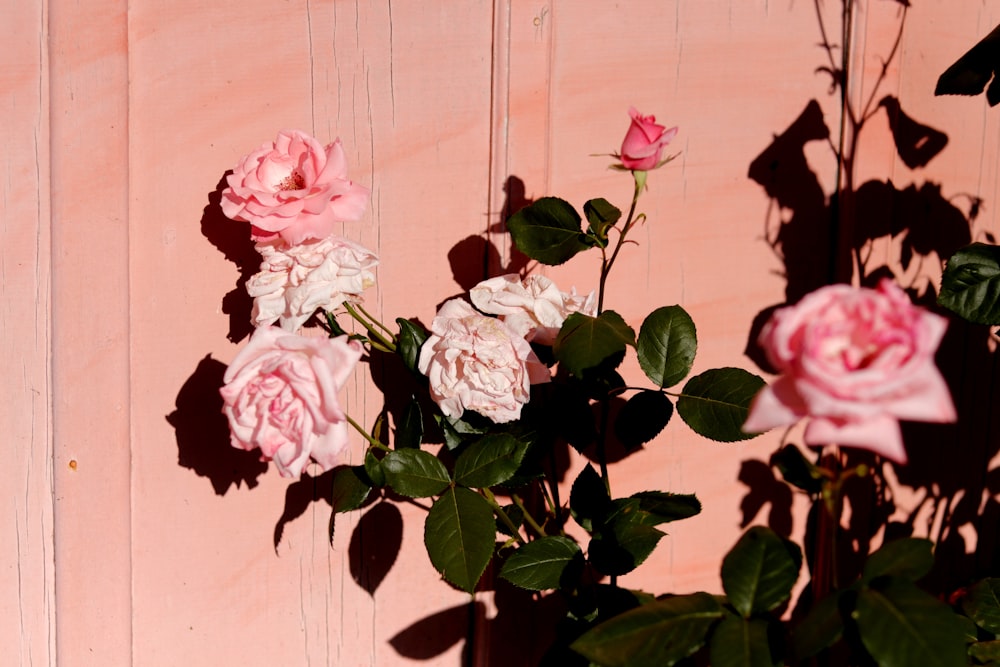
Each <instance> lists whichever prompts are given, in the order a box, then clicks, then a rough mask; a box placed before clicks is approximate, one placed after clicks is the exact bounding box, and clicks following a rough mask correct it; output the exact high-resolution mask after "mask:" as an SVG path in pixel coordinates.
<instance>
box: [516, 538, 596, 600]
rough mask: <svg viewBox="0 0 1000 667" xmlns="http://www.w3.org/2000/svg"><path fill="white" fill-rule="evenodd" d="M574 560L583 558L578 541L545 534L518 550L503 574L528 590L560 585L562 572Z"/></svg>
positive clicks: (551, 587) (581, 560)
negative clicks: (545, 535)
mask: <svg viewBox="0 0 1000 667" xmlns="http://www.w3.org/2000/svg"><path fill="white" fill-rule="evenodd" d="M574 561H576V562H577V563H582V562H583V552H582V551H581V550H580V545H579V544H577V543H576V542H574V541H573V540H571V539H569V538H567V537H560V536H558V535H555V536H550V537H543V538H541V539H538V540H535V541H534V542H529V543H527V544H525V545H524V546H522V547H521V548H520V549H518V550H517V551H515V552H514V553H513V554H512V555H511V556H510V558H508V559H507V562H506V563H504V564H503V568H501V570H500V576H501V577H503V578H504V579H506V580H507V581H509V582H510V583H512V584H514V585H515V586H520V587H521V588H526V589H528V590H529V591H544V590H549V589H554V588H559V586H560V581H561V579H562V576H563V572H564V571H565V570H566V568H567V567H568V566H570V564H572V563H573V562H574Z"/></svg>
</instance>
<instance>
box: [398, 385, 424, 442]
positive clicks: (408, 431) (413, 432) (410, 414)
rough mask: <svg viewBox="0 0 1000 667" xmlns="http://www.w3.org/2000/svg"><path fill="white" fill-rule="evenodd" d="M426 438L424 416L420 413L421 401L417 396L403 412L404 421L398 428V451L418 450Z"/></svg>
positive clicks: (411, 399) (412, 398) (411, 398)
mask: <svg viewBox="0 0 1000 667" xmlns="http://www.w3.org/2000/svg"><path fill="white" fill-rule="evenodd" d="M423 438H424V416H423V414H422V413H421V411H420V401H418V400H417V397H416V396H411V397H410V402H409V403H408V404H407V406H406V410H405V411H404V412H403V419H402V421H401V422H400V423H399V424H398V425H397V426H396V443H395V447H396V449H418V448H419V447H420V443H421V441H422V440H423Z"/></svg>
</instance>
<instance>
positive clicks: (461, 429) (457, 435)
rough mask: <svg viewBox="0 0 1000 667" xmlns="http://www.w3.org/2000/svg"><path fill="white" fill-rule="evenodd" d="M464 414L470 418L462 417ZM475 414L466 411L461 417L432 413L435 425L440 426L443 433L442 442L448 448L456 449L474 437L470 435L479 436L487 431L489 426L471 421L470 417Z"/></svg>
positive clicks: (473, 416)
mask: <svg viewBox="0 0 1000 667" xmlns="http://www.w3.org/2000/svg"><path fill="white" fill-rule="evenodd" d="M465 416H469V417H470V420H466V419H464V417H465ZM476 416H477V415H475V413H471V412H468V411H466V413H465V415H463V416H462V417H445V416H444V415H442V414H435V415H434V421H436V422H437V425H438V426H440V427H441V432H442V433H444V444H445V445H446V446H447V447H448V449H451V450H455V449H458V448H459V447H461V446H462V445H464V444H465V443H466V442H468V441H469V440H473V439H475V438H474V437H470V436H479V435H482V434H483V433H486V432H487V430H488V429H489V426H487V425H485V424H476V423H473V422H472V421H471V418H475V417H476Z"/></svg>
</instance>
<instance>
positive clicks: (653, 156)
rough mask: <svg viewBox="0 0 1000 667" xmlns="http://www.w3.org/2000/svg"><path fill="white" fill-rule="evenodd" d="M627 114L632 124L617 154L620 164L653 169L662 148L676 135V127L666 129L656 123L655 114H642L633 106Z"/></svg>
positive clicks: (637, 168)
mask: <svg viewBox="0 0 1000 667" xmlns="http://www.w3.org/2000/svg"><path fill="white" fill-rule="evenodd" d="M628 115H629V116H631V117H632V124H631V125H629V128H628V132H626V133H625V140H624V141H623V142H622V152H621V155H620V156H619V157H620V158H621V161H622V165H623V166H624V167H625V168H626V169H631V170H633V171H647V170H649V169H653V168H654V167H656V165H657V164H659V163H660V155H661V153H663V148H664V147H665V146H666V145H667V144H669V143H670V141H671V140H672V139H673V138H674V136H676V135H677V128H676V127H672V128H670V129H669V130H668V129H667V128H666V127H664V126H663V125H657V124H656V116H643V115H642V114H640V113H639V112H638V111H637V110H636V108H635V107H629V110H628Z"/></svg>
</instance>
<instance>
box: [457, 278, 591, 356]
mask: <svg viewBox="0 0 1000 667" xmlns="http://www.w3.org/2000/svg"><path fill="white" fill-rule="evenodd" d="M469 298H470V299H472V303H473V304H475V306H476V308H478V309H479V310H481V311H482V312H484V313H488V314H490V315H499V316H500V319H502V320H503V321H504V323H505V324H506V325H507V326H508V327H510V328H511V329H512V330H514V331H515V332H516V333H517V334H518V335H519V336H523V337H524V338H526V339H527V340H528V341H530V342H536V343H541V344H542V345H552V343H554V342H555V340H556V335H557V334H558V333H559V329H560V327H562V325H563V321H565V319H566V317H567V316H568V315H569V314H570V313H576V312H580V313H583V314H585V315H591V316H594V315H596V314H597V296H596V295H595V293H594V292H591V293H590V294H588V295H587V296H578V295H577V293H576V289H575V288H574V289H572V290H571V291H570V292H569V293H566V292H560V291H559V288H558V287H556V284H555V283H554V282H552V281H551V280H549V279H548V278H546V277H545V276H528V277H527V278H525V280H524V282H522V281H521V279H520V278H519V277H518V275H517V274H516V273H511V274H508V275H505V276H499V277H497V278H490V279H489V280H484V281H483V282H481V283H479V284H478V285H476V286H475V287H473V288H472V289H471V290H470V291H469Z"/></svg>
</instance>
